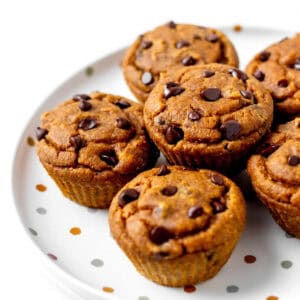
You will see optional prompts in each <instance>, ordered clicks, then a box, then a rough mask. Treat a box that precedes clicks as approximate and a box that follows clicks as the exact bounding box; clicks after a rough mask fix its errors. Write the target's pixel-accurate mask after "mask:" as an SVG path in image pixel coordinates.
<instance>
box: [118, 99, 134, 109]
mask: <svg viewBox="0 0 300 300" xmlns="http://www.w3.org/2000/svg"><path fill="white" fill-rule="evenodd" d="M114 104H115V105H117V106H118V107H120V108H121V109H125V108H128V107H130V106H131V105H130V103H128V102H127V101H125V100H123V99H119V100H118V101H116V102H115V103H114Z"/></svg>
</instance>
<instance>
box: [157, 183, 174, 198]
mask: <svg viewBox="0 0 300 300" xmlns="http://www.w3.org/2000/svg"><path fill="white" fill-rule="evenodd" d="M160 192H161V193H162V194H163V195H165V196H173V195H175V194H176V193H177V187H176V186H175V185H167V186H166V187H164V188H163V189H162V190H161V191H160Z"/></svg>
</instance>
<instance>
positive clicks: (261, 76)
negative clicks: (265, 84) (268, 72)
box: [253, 70, 265, 81]
mask: <svg viewBox="0 0 300 300" xmlns="http://www.w3.org/2000/svg"><path fill="white" fill-rule="evenodd" d="M253 76H254V77H255V78H256V79H257V80H259V81H263V80H264V79H265V74H264V73H263V72H262V71H260V70H256V71H255V72H254V73H253Z"/></svg>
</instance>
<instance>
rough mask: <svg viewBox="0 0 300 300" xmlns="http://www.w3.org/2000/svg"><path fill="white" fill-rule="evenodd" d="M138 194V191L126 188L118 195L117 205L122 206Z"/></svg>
mask: <svg viewBox="0 0 300 300" xmlns="http://www.w3.org/2000/svg"><path fill="white" fill-rule="evenodd" d="M139 196H140V193H139V192H138V191H137V190H136V189H126V190H124V191H122V192H121V193H120V195H119V198H118V202H119V206H120V207H124V206H125V205H126V204H128V203H130V202H132V201H134V200H136V199H137V198H138V197H139Z"/></svg>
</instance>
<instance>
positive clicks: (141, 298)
mask: <svg viewBox="0 0 300 300" xmlns="http://www.w3.org/2000/svg"><path fill="white" fill-rule="evenodd" d="M138 300H150V299H149V298H148V297H146V296H140V297H139V298H138Z"/></svg>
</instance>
